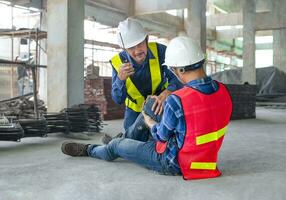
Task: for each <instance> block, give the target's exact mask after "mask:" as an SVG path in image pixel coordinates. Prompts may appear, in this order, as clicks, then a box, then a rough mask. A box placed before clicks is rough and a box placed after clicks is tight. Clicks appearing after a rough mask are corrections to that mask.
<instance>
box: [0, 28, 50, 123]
mask: <svg viewBox="0 0 286 200" xmlns="http://www.w3.org/2000/svg"><path fill="white" fill-rule="evenodd" d="M0 37H10V38H11V41H12V48H11V58H14V38H15V37H18V38H21V39H22V38H24V39H28V56H30V43H31V41H32V40H34V41H35V42H36V52H35V64H28V63H26V62H16V61H13V60H11V61H10V60H4V59H0V64H1V65H0V67H3V66H4V67H12V69H11V97H13V68H14V67H15V66H22V67H24V68H26V69H30V70H31V72H32V79H33V96H34V113H35V118H36V119H39V112H38V96H37V94H38V87H37V82H38V76H37V69H38V68H47V66H45V65H40V64H39V63H40V51H41V49H40V45H39V40H41V39H44V38H47V32H45V31H40V30H39V29H38V28H37V29H21V30H8V31H7V30H6V31H0Z"/></svg>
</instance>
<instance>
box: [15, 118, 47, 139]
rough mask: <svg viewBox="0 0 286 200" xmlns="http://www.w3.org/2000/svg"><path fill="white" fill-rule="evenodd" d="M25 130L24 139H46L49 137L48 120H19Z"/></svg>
mask: <svg viewBox="0 0 286 200" xmlns="http://www.w3.org/2000/svg"><path fill="white" fill-rule="evenodd" d="M17 121H18V122H19V123H20V125H21V126H22V128H23V129H24V137H45V136H47V124H46V119H45V118H41V119H18V120H17Z"/></svg>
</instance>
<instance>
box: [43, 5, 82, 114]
mask: <svg viewBox="0 0 286 200" xmlns="http://www.w3.org/2000/svg"><path fill="white" fill-rule="evenodd" d="M84 2H85V1H75V0H48V2H47V25H48V39H47V42H48V44H47V45H48V46H47V56H48V73H47V82H48V84H47V85H48V92H47V106H48V111H55V112H57V111H59V110H61V109H63V108H65V107H69V106H72V105H74V104H79V103H83V102H84V78H83V76H84Z"/></svg>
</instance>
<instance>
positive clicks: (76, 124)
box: [62, 104, 102, 132]
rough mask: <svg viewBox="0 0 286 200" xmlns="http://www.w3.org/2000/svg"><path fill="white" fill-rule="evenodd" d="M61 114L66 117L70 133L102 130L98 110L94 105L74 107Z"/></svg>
mask: <svg viewBox="0 0 286 200" xmlns="http://www.w3.org/2000/svg"><path fill="white" fill-rule="evenodd" d="M62 112H65V113H66V115H67V118H68V121H69V129H70V131H71V132H100V130H101V128H102V121H101V118H100V112H99V109H98V108H97V107H95V106H94V105H87V104H80V105H75V106H73V107H72V108H66V109H64V110H63V111H62Z"/></svg>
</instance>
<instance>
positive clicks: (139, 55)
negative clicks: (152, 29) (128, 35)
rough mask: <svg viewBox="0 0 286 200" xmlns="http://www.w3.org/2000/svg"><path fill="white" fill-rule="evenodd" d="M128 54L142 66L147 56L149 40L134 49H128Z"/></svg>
mask: <svg viewBox="0 0 286 200" xmlns="http://www.w3.org/2000/svg"><path fill="white" fill-rule="evenodd" d="M126 50H127V52H128V54H129V55H130V56H131V57H132V58H133V59H134V60H135V61H136V63H137V64H142V63H143V61H144V60H145V58H146V56H147V40H144V41H143V42H141V43H139V44H137V45H136V46H134V47H131V48H128V49H126Z"/></svg>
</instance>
